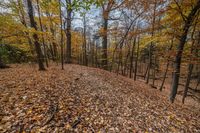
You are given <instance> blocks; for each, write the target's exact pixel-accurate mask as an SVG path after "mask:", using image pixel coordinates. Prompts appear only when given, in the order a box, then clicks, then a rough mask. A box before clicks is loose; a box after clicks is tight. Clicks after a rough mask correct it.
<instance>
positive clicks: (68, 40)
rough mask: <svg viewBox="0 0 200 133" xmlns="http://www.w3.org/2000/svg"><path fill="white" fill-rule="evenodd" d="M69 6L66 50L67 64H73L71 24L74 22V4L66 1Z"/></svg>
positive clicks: (69, 0) (68, 0)
mask: <svg viewBox="0 0 200 133" xmlns="http://www.w3.org/2000/svg"><path fill="white" fill-rule="evenodd" d="M66 4H67V29H66V37H67V49H66V61H65V62H66V63H71V62H72V60H71V58H72V55H71V54H72V53H71V22H72V7H71V6H72V3H71V0H66Z"/></svg>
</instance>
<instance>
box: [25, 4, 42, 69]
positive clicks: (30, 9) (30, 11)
mask: <svg viewBox="0 0 200 133" xmlns="http://www.w3.org/2000/svg"><path fill="white" fill-rule="evenodd" d="M27 6H28V14H29V18H30V24H31V27H32V28H34V29H35V30H36V31H37V26H36V22H35V20H34V16H33V6H32V1H31V0H27ZM33 39H34V44H35V50H36V53H37V59H38V65H39V70H45V67H44V64H43V56H42V51H41V47H40V43H39V38H38V36H37V34H36V33H34V34H33Z"/></svg>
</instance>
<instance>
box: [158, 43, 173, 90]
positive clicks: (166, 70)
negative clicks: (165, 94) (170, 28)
mask: <svg viewBox="0 0 200 133" xmlns="http://www.w3.org/2000/svg"><path fill="white" fill-rule="evenodd" d="M173 42H174V41H173V39H172V43H171V45H170V48H169V51H170V50H172V48H173ZM169 63H170V62H169V56H168V57H167V65H166V69H165V73H164V76H163V80H162V83H161V86H160V89H159V90H160V91H162V89H163V86H164V84H165V79H166V77H167V72H168V69H169Z"/></svg>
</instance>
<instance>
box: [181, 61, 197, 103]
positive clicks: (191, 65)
mask: <svg viewBox="0 0 200 133" xmlns="http://www.w3.org/2000/svg"><path fill="white" fill-rule="evenodd" d="M193 67H194V65H193V64H189V66H188V75H187V80H186V84H185V90H184V93H183V98H182V103H184V102H185V98H186V96H187V92H188V88H189V85H190V80H191V76H192V70H193Z"/></svg>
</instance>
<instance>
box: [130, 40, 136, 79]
mask: <svg viewBox="0 0 200 133" xmlns="http://www.w3.org/2000/svg"><path fill="white" fill-rule="evenodd" d="M135 45H136V37H135V38H134V41H133V45H132V51H131V58H130V72H129V78H132V73H133V56H134V51H135Z"/></svg>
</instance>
